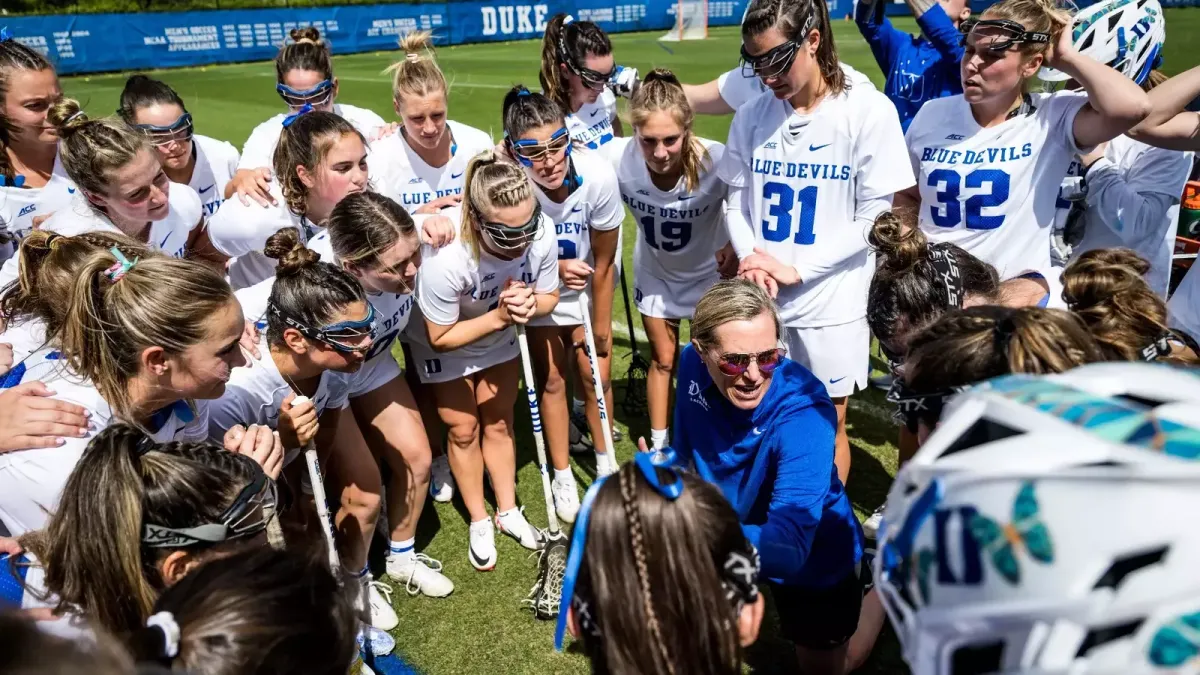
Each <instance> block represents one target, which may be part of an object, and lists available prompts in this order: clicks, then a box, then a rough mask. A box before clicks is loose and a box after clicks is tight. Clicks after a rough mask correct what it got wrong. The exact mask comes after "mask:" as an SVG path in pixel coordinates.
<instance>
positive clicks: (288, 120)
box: [283, 103, 313, 129]
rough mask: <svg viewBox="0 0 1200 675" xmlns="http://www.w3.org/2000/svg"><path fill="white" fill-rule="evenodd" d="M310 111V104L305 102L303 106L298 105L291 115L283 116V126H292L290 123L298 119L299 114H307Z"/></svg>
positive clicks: (311, 109)
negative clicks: (297, 108)
mask: <svg viewBox="0 0 1200 675" xmlns="http://www.w3.org/2000/svg"><path fill="white" fill-rule="evenodd" d="M312 111H313V107H312V104H311V103H305V104H304V105H303V106H301V107H300V109H299V110H297V111H296V112H294V113H292V114H291V115H288V116H287V117H285V118H283V128H284V129H286V128H288V127H290V126H292V123H294V122H295V121H296V120H298V119H300V116H301V115H307V114H308V113H310V112H312Z"/></svg>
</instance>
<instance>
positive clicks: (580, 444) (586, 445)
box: [567, 418, 592, 455]
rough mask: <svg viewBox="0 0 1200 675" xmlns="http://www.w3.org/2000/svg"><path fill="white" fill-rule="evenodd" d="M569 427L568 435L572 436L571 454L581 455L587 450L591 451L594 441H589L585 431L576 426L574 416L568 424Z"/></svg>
mask: <svg viewBox="0 0 1200 675" xmlns="http://www.w3.org/2000/svg"><path fill="white" fill-rule="evenodd" d="M584 428H585V429H586V428H587V425H586V424H585V425H584ZM567 429H568V432H567V433H568V437H569V438H570V441H571V443H570V450H571V454H573V455H581V454H583V453H585V452H591V450H592V443H591V441H589V440H588V439H587V438H585V437H584V432H582V431H580V430H579V427H577V426H575V420H574V418H572V420H571V424H570V425H568V426H567Z"/></svg>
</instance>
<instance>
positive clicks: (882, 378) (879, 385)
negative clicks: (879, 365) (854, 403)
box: [869, 373, 896, 391]
mask: <svg viewBox="0 0 1200 675" xmlns="http://www.w3.org/2000/svg"><path fill="white" fill-rule="evenodd" d="M895 381H896V378H895V376H894V375H892V374H891V373H883V374H880V375H875V376H874V377H871V378H870V379H869V382H870V383H871V386H872V387H875V388H876V389H882V390H884V391H887V390H889V389H891V388H892V382H895Z"/></svg>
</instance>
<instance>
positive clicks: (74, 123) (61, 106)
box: [46, 98, 88, 139]
mask: <svg viewBox="0 0 1200 675" xmlns="http://www.w3.org/2000/svg"><path fill="white" fill-rule="evenodd" d="M46 121H47V122H49V123H50V124H51V125H52V126H54V128H55V129H57V130H58V135H59V138H60V139H62V138H64V137H65V136H69V135H70V134H72V133H74V132H75V131H77V130H78V129H79V128H80V127H82V126H83V125H85V124H87V123H88V116H87V113H85V112H83V106H82V105H80V103H79V101H76V100H75V99H73V98H63V99H59V101H58V102H57V103H55V104H54V105H52V106H50V110H49V112H47V113H46Z"/></svg>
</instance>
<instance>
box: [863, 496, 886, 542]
mask: <svg viewBox="0 0 1200 675" xmlns="http://www.w3.org/2000/svg"><path fill="white" fill-rule="evenodd" d="M883 506H884V505H883V504H880V505H879V508H877V509H875V510H874V511H873V512H872V513H871V517H870V518H867V519H866V521H865V522H863V524H862V528H863V534H864V535H866V537H867V539H875V537H876V535H878V534H879V526H880V525H882V524H883Z"/></svg>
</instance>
